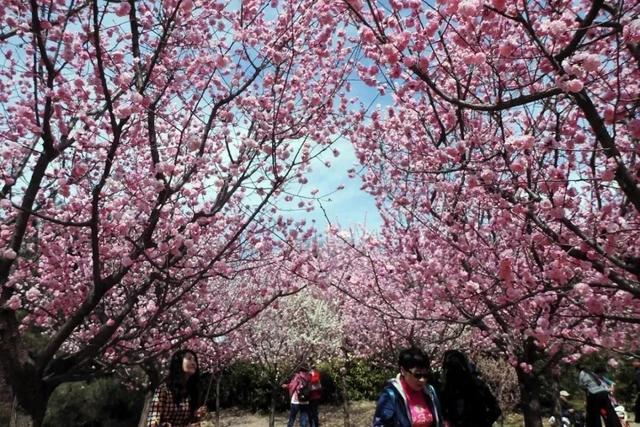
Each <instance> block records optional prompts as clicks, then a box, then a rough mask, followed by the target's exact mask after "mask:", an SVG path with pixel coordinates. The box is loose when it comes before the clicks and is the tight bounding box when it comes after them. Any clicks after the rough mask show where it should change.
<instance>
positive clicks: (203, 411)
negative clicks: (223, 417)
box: [196, 405, 207, 419]
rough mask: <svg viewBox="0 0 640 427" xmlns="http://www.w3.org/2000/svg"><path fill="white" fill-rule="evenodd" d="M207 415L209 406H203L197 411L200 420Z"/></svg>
mask: <svg viewBox="0 0 640 427" xmlns="http://www.w3.org/2000/svg"><path fill="white" fill-rule="evenodd" d="M205 415H207V406H206V405H202V406H201V407H199V408H198V409H197V410H196V418H198V419H200V418H202V417H204V416H205Z"/></svg>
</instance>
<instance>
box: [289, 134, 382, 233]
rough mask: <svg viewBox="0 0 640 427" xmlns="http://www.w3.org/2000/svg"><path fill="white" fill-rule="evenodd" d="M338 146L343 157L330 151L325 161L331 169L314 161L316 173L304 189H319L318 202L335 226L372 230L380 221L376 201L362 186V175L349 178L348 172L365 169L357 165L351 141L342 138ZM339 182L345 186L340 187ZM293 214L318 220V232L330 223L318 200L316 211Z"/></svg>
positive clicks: (311, 176) (310, 176)
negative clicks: (361, 227)
mask: <svg viewBox="0 0 640 427" xmlns="http://www.w3.org/2000/svg"><path fill="white" fill-rule="evenodd" d="M335 148H337V149H338V150H339V151H340V156H338V157H333V156H332V155H331V152H327V153H325V154H324V156H323V160H329V161H330V162H331V167H329V168H327V167H326V166H325V165H324V164H323V163H322V161H321V160H320V159H317V160H315V161H314V164H313V172H311V173H310V174H309V175H308V176H307V178H308V179H309V182H308V183H307V184H306V185H305V187H304V189H303V190H302V191H303V192H304V193H307V194H308V193H309V192H310V191H311V190H312V189H314V188H317V189H318V190H319V192H318V195H319V196H320V197H319V199H320V200H319V202H320V203H321V204H322V207H323V208H324V210H325V212H326V214H327V217H328V218H329V220H330V221H331V223H332V224H333V225H336V226H340V227H341V228H351V227H355V226H358V225H360V224H364V225H366V228H367V229H369V230H371V231H373V230H375V229H377V228H378V227H379V225H380V223H381V219H380V215H379V214H378V210H377V209H376V205H375V200H374V198H373V196H371V195H370V194H368V193H366V192H365V191H363V190H361V189H360V187H361V186H362V180H361V179H360V177H359V176H357V175H356V176H355V178H349V176H348V175H349V174H348V172H347V171H348V170H349V169H351V168H355V169H356V170H359V169H361V168H362V167H361V166H359V165H358V160H357V159H356V157H355V154H354V151H353V147H352V146H351V144H350V143H349V142H348V141H346V140H340V141H338V142H336V144H335ZM340 185H343V186H344V188H343V189H342V190H337V188H338V187H339V186H340ZM291 215H292V216H293V217H294V218H296V219H302V218H304V219H306V220H307V221H308V222H310V221H311V220H315V222H316V225H317V229H318V231H324V230H325V229H326V227H327V226H328V223H327V219H326V218H325V214H324V212H323V211H322V209H320V206H319V204H318V203H317V202H316V208H315V209H314V210H313V211H311V212H306V211H305V210H302V211H293V212H291Z"/></svg>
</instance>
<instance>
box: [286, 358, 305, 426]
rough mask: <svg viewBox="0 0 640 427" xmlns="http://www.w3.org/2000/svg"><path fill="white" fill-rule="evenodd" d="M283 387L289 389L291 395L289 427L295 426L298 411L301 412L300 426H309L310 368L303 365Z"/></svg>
mask: <svg viewBox="0 0 640 427" xmlns="http://www.w3.org/2000/svg"><path fill="white" fill-rule="evenodd" d="M282 388H286V389H287V390H288V391H289V396H290V397H291V410H290V411H289V422H288V423H287V427H293V425H294V424H295V422H296V417H297V415H298V412H299V413H300V427H308V426H309V394H310V393H311V376H310V375H309V368H308V367H307V366H306V365H301V366H300V367H299V368H298V372H296V373H295V375H294V376H293V377H292V378H291V381H289V382H288V383H286V384H282Z"/></svg>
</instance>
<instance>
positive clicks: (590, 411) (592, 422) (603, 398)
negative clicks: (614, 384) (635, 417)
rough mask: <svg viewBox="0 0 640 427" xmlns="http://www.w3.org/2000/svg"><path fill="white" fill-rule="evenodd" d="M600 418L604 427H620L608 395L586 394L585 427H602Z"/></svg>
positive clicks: (603, 393) (604, 393)
mask: <svg viewBox="0 0 640 427" xmlns="http://www.w3.org/2000/svg"><path fill="white" fill-rule="evenodd" d="M601 416H602V417H603V418H604V425H605V427H622V424H621V423H620V419H619V418H618V415H616V411H615V410H614V409H613V405H612V404H611V400H610V399H609V393H606V392H602V393H596V394H590V393H587V427H602V420H601V419H600V417H601Z"/></svg>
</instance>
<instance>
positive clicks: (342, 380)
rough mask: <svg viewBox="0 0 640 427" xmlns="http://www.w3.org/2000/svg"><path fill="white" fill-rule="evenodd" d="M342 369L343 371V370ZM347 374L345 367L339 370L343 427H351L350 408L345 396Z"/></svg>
mask: <svg viewBox="0 0 640 427" xmlns="http://www.w3.org/2000/svg"><path fill="white" fill-rule="evenodd" d="M343 370H344V371H343ZM346 374H347V370H346V368H343V369H341V370H340V386H341V387H340V388H341V389H342V412H343V414H344V427H351V408H350V407H349V398H348V397H347V380H346V378H345V376H346Z"/></svg>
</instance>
